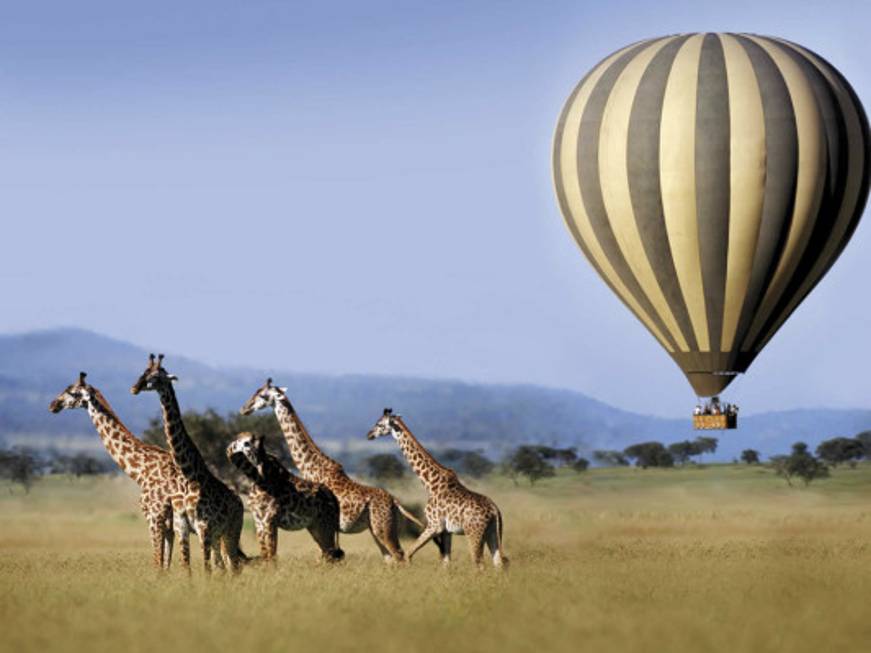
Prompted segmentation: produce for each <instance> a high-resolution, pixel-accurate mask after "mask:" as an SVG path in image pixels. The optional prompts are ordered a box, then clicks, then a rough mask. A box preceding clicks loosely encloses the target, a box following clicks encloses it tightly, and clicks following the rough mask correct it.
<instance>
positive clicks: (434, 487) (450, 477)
mask: <svg viewBox="0 0 871 653" xmlns="http://www.w3.org/2000/svg"><path fill="white" fill-rule="evenodd" d="M385 435H392V436H393V437H394V439H395V440H396V441H397V442H398V443H399V448H400V449H401V450H402V453H403V455H404V456H405V458H406V459H407V460H408V464H409V465H411V468H412V469H413V470H414V473H415V474H417V477H418V478H419V479H420V482H421V483H422V484H423V486H424V488H425V489H426V492H427V495H428V498H427V502H426V509H425V514H426V528H425V529H424V531H423V533H421V534H420V537H418V538H417V541H416V542H415V543H414V544H413V545H412V547H411V549H410V550H409V552H408V559H409V561H410V560H411V558H412V556H414V554H415V553H417V551H418V550H419V549H420V548H421V547H422V546H424V545H425V544H426V543H427V542H428V541H429V539H430V538H433V537H435V536H437V535H441V536H442V543H441V545H440V546H439V549H440V550H441V554H442V562H443V563H444V564H448V563H450V560H451V537H452V535H453V534H454V533H457V534H461V533H465V535H466V536H467V537H468V541H469V551H470V553H471V554H472V560H473V561H474V562H475V564H476V565H477V566H478V567H481V558H482V555H483V551H484V543H485V542H486V543H487V547H488V548H489V549H490V555H491V556H492V557H493V565H494V566H495V567H502V568H507V566H508V558H507V557H506V556H505V554H504V552H503V550H502V513H500V512H499V508H497V507H496V504H495V503H494V502H493V500H492V499H490V498H489V497H485V496H484V495H483V494H478V493H477V492H472V491H471V490H469V489H468V488H467V487H466V486H464V485H463V484H462V483H460V480H459V479H458V478H457V474H456V472H454V470H452V469H450V468H448V467H445V466H444V465H442V464H440V463H439V462H438V461H437V460H436V459H435V458H433V456H432V454H430V453H429V452H428V451H427V450H426V449H424V447H423V445H421V444H420V442H418V441H417V438H415V437H414V435H413V434H412V432H411V430H409V428H408V426H406V424H405V422H404V421H403V419H402V417H401V416H400V415H394V414H393V411H392V410H391V409H390V408H385V409H384V414H383V415H382V416H381V418H380V419H379V420H378V421H377V422H376V423H375V425H374V426H373V427H372V429H371V430H370V431H369V433H368V435H367V436H366V437H367V438H368V439H370V440H374V439H375V438H379V437H382V436H385Z"/></svg>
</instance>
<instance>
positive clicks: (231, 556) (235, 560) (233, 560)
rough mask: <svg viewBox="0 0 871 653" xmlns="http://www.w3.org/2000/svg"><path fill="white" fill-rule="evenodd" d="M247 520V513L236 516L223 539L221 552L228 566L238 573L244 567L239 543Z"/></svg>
mask: <svg viewBox="0 0 871 653" xmlns="http://www.w3.org/2000/svg"><path fill="white" fill-rule="evenodd" d="M244 519H245V513H244V512H243V511H242V510H241V507H240V510H239V511H238V514H237V515H235V516H234V518H233V520H232V521H231V523H230V526H229V527H228V528H227V530H226V531H225V533H224V536H223V537H222V538H221V551H222V552H223V554H224V558H225V559H226V562H227V565H228V566H229V567H230V569H231V570H232V571H233V573H236V572H238V571H239V569H240V568H241V567H242V553H241V549H240V546H239V541H240V539H241V538H242V526H243V520H244Z"/></svg>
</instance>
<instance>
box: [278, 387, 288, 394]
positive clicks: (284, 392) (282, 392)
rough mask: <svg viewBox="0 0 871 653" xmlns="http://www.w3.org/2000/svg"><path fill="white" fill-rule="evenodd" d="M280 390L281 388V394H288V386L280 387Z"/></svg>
mask: <svg viewBox="0 0 871 653" xmlns="http://www.w3.org/2000/svg"><path fill="white" fill-rule="evenodd" d="M279 390H281V394H283V395H286V394H287V388H286V387H285V388H279Z"/></svg>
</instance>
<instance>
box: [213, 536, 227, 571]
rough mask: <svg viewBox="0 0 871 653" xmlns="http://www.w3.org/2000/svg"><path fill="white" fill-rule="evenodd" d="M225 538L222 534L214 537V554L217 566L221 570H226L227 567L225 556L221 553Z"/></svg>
mask: <svg viewBox="0 0 871 653" xmlns="http://www.w3.org/2000/svg"><path fill="white" fill-rule="evenodd" d="M223 539H224V538H223V537H222V536H218V537H212V554H213V555H214V559H215V567H217V568H218V569H220V570H221V571H226V570H227V567H226V565H225V564H224V557H223V556H222V555H221V541H222V540H223Z"/></svg>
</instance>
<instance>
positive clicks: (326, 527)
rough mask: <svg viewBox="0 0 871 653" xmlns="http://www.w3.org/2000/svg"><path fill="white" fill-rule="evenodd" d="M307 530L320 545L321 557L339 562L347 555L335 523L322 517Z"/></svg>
mask: <svg viewBox="0 0 871 653" xmlns="http://www.w3.org/2000/svg"><path fill="white" fill-rule="evenodd" d="M306 530H308V532H309V534H310V535H311V536H312V538H313V539H314V541H315V542H316V543H317V545H318V547H320V550H321V558H323V559H324V560H326V561H327V562H338V561H339V560H341V559H342V558H344V557H345V552H344V551H342V549H340V548H339V538H338V530H337V529H336V525H335V524H331V523H330V522H328V521H326V520H324V519H320V520H318V521H315V522H314V523H313V524H311V525H310V526H309V527H308V528H307V529H306ZM376 543H377V540H376ZM379 546H380V545H379Z"/></svg>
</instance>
